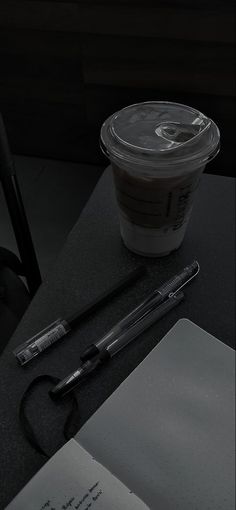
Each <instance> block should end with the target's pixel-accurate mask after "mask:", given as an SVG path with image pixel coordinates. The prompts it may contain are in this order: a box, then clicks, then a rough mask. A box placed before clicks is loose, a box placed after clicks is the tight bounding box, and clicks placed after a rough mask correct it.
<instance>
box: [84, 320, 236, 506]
mask: <svg viewBox="0 0 236 510" xmlns="http://www.w3.org/2000/svg"><path fill="white" fill-rule="evenodd" d="M157 337H158V327H157ZM137 341H139V340H137ZM140 341H141V340H140ZM123 354H124V356H125V352H124V351H123ZM76 440H77V441H78V442H79V444H81V445H82V446H83V447H84V448H86V450H87V451H89V452H90V453H91V454H92V455H94V456H96V458H97V460H99V462H101V463H102V464H103V465H104V466H106V467H107V468H108V469H110V470H111V471H112V472H113V473H114V474H115V475H116V476H117V477H118V478H119V479H120V480H121V481H122V482H123V483H125V484H126V485H127V486H129V487H130V489H131V490H133V491H134V492H135V493H136V494H137V495H138V496H139V497H140V498H141V499H142V500H143V501H145V503H146V504H147V505H149V507H150V508H151V509H152V510H157V509H158V508H160V509H161V510H189V509H193V508H194V510H222V509H224V510H233V509H234V508H235V458H234V452H235V356H234V351H233V350H232V349H230V348H229V347H227V346H226V345H224V344H223V343H222V342H220V341H219V340H217V339H216V338H214V337H213V336H212V335H210V334H209V333H207V332H206V331H204V330H202V329H201V328H199V327H198V326H196V325H195V324H193V323H192V322H191V321H189V320H186V319H181V320H180V321H178V322H177V323H176V324H175V326H174V327H173V328H172V329H171V330H170V331H169V333H168V334H167V335H166V336H165V337H164V338H163V339H162V341H161V342H160V343H159V344H157V346H156V347H155V348H154V349H153V350H152V351H151V353H150V354H149V355H148V356H147V357H146V358H145V359H144V361H143V362H142V363H141V364H140V365H139V366H138V367H137V368H136V369H135V370H134V371H133V372H132V373H131V374H130V376H129V377H128V378H127V379H126V380H125V381H124V382H123V383H122V384H121V385H120V386H119V388H118V389H117V390H116V391H115V392H114V393H113V394H112V395H111V397H110V398H108V399H107V400H106V401H105V403H104V404H103V405H102V406H101V407H100V408H99V409H98V411H97V412H96V413H95V414H94V415H93V416H92V417H91V418H90V419H89V420H88V421H87V423H86V424H85V425H84V426H83V427H82V429H81V430H80V431H79V432H78V434H77V435H76Z"/></svg>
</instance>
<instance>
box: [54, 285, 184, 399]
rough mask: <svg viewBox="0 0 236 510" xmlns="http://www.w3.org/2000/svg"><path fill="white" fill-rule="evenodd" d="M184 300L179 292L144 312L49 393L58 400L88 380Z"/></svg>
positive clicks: (182, 294)
mask: <svg viewBox="0 0 236 510" xmlns="http://www.w3.org/2000/svg"><path fill="white" fill-rule="evenodd" d="M183 298H184V293H183V292H178V293H177V294H173V295H172V296H171V297H169V298H168V299H166V300H165V301H164V302H163V303H161V304H160V305H154V306H153V307H152V308H150V309H149V311H146V312H144V314H143V316H141V317H140V319H139V320H137V321H134V323H133V325H131V326H130V327H128V328H127V330H125V331H123V332H122V333H121V334H120V336H118V337H117V338H115V339H114V340H113V341H111V343H110V344H109V345H107V346H106V347H105V348H104V349H102V350H101V351H100V352H99V354H98V355H97V356H96V357H94V358H92V359H90V360H87V361H85V362H84V363H83V364H82V365H81V366H80V367H79V368H78V369H77V370H75V371H74V372H72V373H71V374H70V375H69V376H67V377H66V378H65V379H63V380H62V381H60V382H59V383H58V384H57V385H56V386H54V388H52V390H50V392H49V394H50V396H51V397H52V398H54V399H56V398H58V397H62V396H64V395H66V394H67V393H68V392H69V391H71V390H73V389H74V388H75V387H76V386H77V385H78V384H79V383H80V382H81V381H82V380H84V379H85V378H87V376H88V375H90V374H91V373H93V372H94V371H95V370H96V369H97V368H99V367H101V366H102V365H103V364H104V363H106V362H107V361H109V360H110V359H111V358H112V357H113V356H114V355H115V354H117V353H118V352H119V351H120V350H121V349H123V348H124V347H126V346H127V345H128V343H130V342H131V340H133V339H134V338H136V337H137V336H139V335H140V334H141V333H142V332H143V331H145V329H147V328H148V327H150V326H151V325H152V324H153V323H154V322H156V321H157V320H159V319H160V318H161V317H163V316H164V315H165V314H166V313H168V312H169V311H170V310H171V309H172V308H174V307H175V306H177V305H178V304H179V303H181V301H182V300H183Z"/></svg>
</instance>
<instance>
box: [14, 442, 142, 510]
mask: <svg viewBox="0 0 236 510" xmlns="http://www.w3.org/2000/svg"><path fill="white" fill-rule="evenodd" d="M147 509H148V507H147V506H146V505H145V504H144V503H142V501H141V500H140V499H138V498H137V497H136V496H135V494H133V493H131V492H130V491H129V489H128V488H127V487H126V486H125V485H123V484H122V483H121V482H120V481H119V480H118V479H117V478H115V477H114V476H113V475H112V474H111V473H110V472H109V471H107V469H105V468H104V467H103V466H102V465H101V464H99V463H98V462H97V461H96V460H95V459H93V457H91V455H89V454H88V453H87V452H86V451H85V450H84V449H83V448H82V447H80V446H79V445H78V443H77V442H76V441H75V440H74V439H71V440H70V441H68V443H66V445H65V446H63V448H61V449H60V450H59V451H58V452H57V453H56V454H55V455H54V456H53V457H52V458H51V459H50V460H49V461H48V462H47V463H46V464H45V466H44V467H43V468H42V469H41V470H40V471H39V472H38V473H37V474H36V475H35V477H34V478H32V480H31V481H30V482H29V483H28V484H27V485H26V487H25V488H24V489H23V490H22V491H21V492H20V493H19V494H18V496H16V498H15V499H14V500H13V502H12V503H11V504H10V505H9V506H8V507H7V509H6V510H147Z"/></svg>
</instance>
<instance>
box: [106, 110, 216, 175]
mask: <svg viewBox="0 0 236 510" xmlns="http://www.w3.org/2000/svg"><path fill="white" fill-rule="evenodd" d="M100 140H101V148H102V150H103V152H105V154H106V155H107V156H108V157H109V158H111V157H115V158H118V159H122V160H124V161H127V162H133V163H136V164H138V163H140V164H146V165H151V166H153V163H156V162H160V163H161V165H162V166H165V165H168V166H169V165H172V164H178V163H184V162H186V163H187V162H189V161H191V162H192V163H194V162H196V164H197V165H200V164H204V163H206V162H207V161H209V160H210V159H212V158H213V157H214V156H215V155H216V154H217V153H218V151H219V140H220V133H219V129H218V127H217V126H216V124H215V123H214V122H213V121H212V120H211V119H209V118H208V117H206V116H205V115H204V114H203V113H201V112H199V111H197V110H195V109H193V108H191V107H188V106H185V105H182V104H178V103H171V102H164V101H152V102H144V103H137V104H133V105H131V106H127V107H126V108H123V109H122V110H120V111H118V112H116V113H114V114H113V115H111V116H110V117H109V118H108V119H107V120H106V121H105V122H104V124H103V125H102V128H101V139H100Z"/></svg>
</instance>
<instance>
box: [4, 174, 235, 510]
mask: <svg viewBox="0 0 236 510" xmlns="http://www.w3.org/2000/svg"><path fill="white" fill-rule="evenodd" d="M234 184H235V181H234V179H232V178H224V177H219V176H212V175H204V176H203V178H202V181H201V184H200V188H199V190H198V192H197V197H196V200H195V205H194V209H193V213H192V218H191V220H190V224H189V227H188V231H187V234H186V238H185V241H184V243H183V245H182V246H181V248H180V249H179V250H178V251H176V252H174V253H173V254H171V255H169V256H167V257H163V258H160V259H158V258H157V259H154V258H153V259H146V258H143V257H140V256H136V255H134V254H132V253H131V252H129V251H128V250H127V249H126V248H125V247H124V245H123V243H122V241H121V239H120V234H119V222H118V215H117V208H116V203H115V197H114V192H113V188H112V183H111V175H110V171H109V169H108V170H107V171H106V172H105V173H104V175H103V176H102V178H101V179H100V181H99V183H98V185H97V186H96V188H95V191H94V193H93V194H92V196H91V198H90V200H89V202H88V204H87V206H86V207H85V209H84V210H83V212H82V214H81V216H80V219H79V221H78V222H77V224H76V225H75V227H74V228H73V229H72V231H71V233H70V235H69V237H68V239H67V242H66V244H65V247H64V249H63V250H62V252H61V254H60V256H59V258H58V260H57V263H56V264H55V267H54V270H53V271H52V273H51V274H50V275H49V277H48V279H47V281H45V282H44V283H43V285H42V286H41V288H40V289H39V291H38V293H37V295H36V296H35V298H34V299H33V301H32V303H31V305H30V307H29V309H28V310H27V312H26V314H25V316H24V318H23V320H22V322H21V323H20V325H19V327H18V328H17V331H16V332H15V334H14V336H13V337H12V339H11V341H10V342H9V345H8V346H7V348H6V349H5V351H4V352H3V354H2V356H1V358H0V374H1V382H0V403H1V405H0V456H1V459H0V487H1V490H0V509H1V510H2V509H3V508H4V507H5V506H6V505H7V504H8V503H9V502H10V501H11V499H12V498H13V497H14V496H15V495H16V493H17V492H18V491H19V490H20V489H21V488H22V487H23V486H24V485H25V484H26V483H27V482H28V480H29V479H30V478H31V477H32V476H33V475H34V474H35V473H36V471H37V470H38V469H39V468H40V467H41V466H42V465H43V464H44V462H45V459H44V458H42V457H41V456H40V455H39V454H38V453H36V452H35V451H34V450H33V449H32V448H31V446H30V445H29V444H28V443H27V442H26V440H25V438H24V436H23V435H22V432H21V429H20V427H19V420H18V409H19V402H20V399H21V397H22V395H23V393H24V391H25V389H26V387H27V386H28V384H29V383H30V382H31V381H32V380H33V379H34V378H35V377H36V376H38V375H41V374H51V375H54V376H57V377H61V378H62V377H64V376H65V375H67V374H68V373H69V372H71V371H73V370H74V369H75V368H77V366H78V365H79V356H80V353H81V352H82V351H83V349H84V348H85V346H87V345H88V344H89V343H91V341H94V340H96V339H98V338H99V337H100V336H102V335H103V334H104V333H105V332H106V331H107V330H108V329H109V328H110V327H111V326H112V325H113V324H114V323H116V322H117V321H118V320H119V319H120V318H121V317H123V316H124V315H125V314H126V313H127V312H128V311H129V310H131V309H132V308H133V307H134V306H135V305H136V304H138V303H139V302H140V300H141V299H142V298H143V297H144V296H145V295H146V294H147V293H148V292H150V290H152V289H154V288H155V287H157V286H158V285H159V284H161V283H162V282H163V281H165V280H166V279H168V278H170V277H171V276H172V275H173V274H175V273H176V272H178V271H179V270H181V269H182V268H183V267H184V266H185V265H187V264H188V263H190V262H191V261H192V260H193V259H194V258H197V259H198V261H199V263H200V266H201V271H200V274H199V276H198V277H197V278H196V279H195V280H194V281H193V282H192V284H191V285H189V286H188V287H187V288H186V299H185V301H184V302H183V303H182V304H181V305H180V306H179V307H178V308H176V310H173V311H172V312H171V313H170V314H169V315H168V316H166V317H164V318H163V319H162V320H161V321H160V322H159V323H157V324H156V325H153V326H152V327H151V328H150V329H149V330H147V331H146V332H145V333H143V334H142V336H141V337H140V338H139V339H138V340H137V341H136V342H134V343H131V344H130V345H129V346H128V347H127V348H126V352H124V351H123V352H121V353H119V354H118V355H117V356H116V357H115V358H113V360H111V362H110V363H109V365H108V366H107V367H104V370H101V371H100V372H98V373H97V374H96V375H94V376H93V378H92V379H91V380H90V381H88V382H86V383H84V384H83V386H81V388H80V389H79V390H77V391H76V393H77V397H78V401H79V406H80V415H81V420H80V426H82V425H83V423H85V421H86V420H87V419H88V418H89V417H90V416H91V414H93V413H94V412H95V410H96V409H97V408H98V407H99V406H100V405H101V403H102V402H103V401H104V400H105V399H106V398H107V397H108V396H109V395H110V394H111V393H112V392H113V391H114V390H115V389H116V387H117V386H118V385H119V384H120V383H121V382H122V380H123V379H124V378H125V377H127V376H128V374H129V373H130V372H131V371H132V370H133V369H134V368H135V366H136V365H137V364H138V363H140V361H141V360H142V359H143V358H144V357H145V356H146V355H147V354H148V352H149V351H150V350H151V349H152V348H153V347H154V346H155V345H156V343H157V342H158V341H159V340H160V339H161V338H162V337H163V336H164V334H166V332H167V331H168V330H169V329H170V328H171V327H172V326H173V325H174V323H175V322H176V321H177V320H178V319H180V318H182V317H186V318H188V319H190V320H192V321H193V322H195V323H196V324H198V325H199V326H200V327H202V328H204V329H206V330H207V331H208V332H209V333H211V334H213V335H214V336H216V337H217V338H219V339H220V340H222V341H223V342H225V343H226V344H228V345H230V346H233V345H234V336H235V335H234V324H235V314H234V311H235V309H234V306H235V296H234V281H235V277H234V260H235V243H234V241H235V239H234V236H235V226H234V223H233V222H234ZM140 263H142V264H145V265H146V267H147V270H148V272H147V276H145V277H144V278H142V279H140V281H138V282H137V284H136V285H134V286H132V287H130V289H128V290H126V291H124V292H123V293H122V294H121V295H120V296H119V297H117V298H115V299H113V300H112V301H111V302H110V303H109V305H106V306H105V307H104V308H103V309H102V310H100V311H99V312H97V313H96V315H94V316H93V317H92V318H91V319H90V320H88V321H85V322H84V323H83V325H81V326H80V327H79V329H77V330H76V331H74V332H73V333H71V334H70V336H68V337H66V338H65V339H64V340H62V341H61V342H59V343H58V344H57V346H55V347H53V348H51V349H49V350H48V351H47V352H45V353H43V354H42V355H41V356H40V357H38V358H36V359H35V360H34V361H33V362H32V363H31V364H29V365H28V366H26V367H25V368H21V367H19V366H18V365H17V364H16V361H15V359H14V357H13V355H12V350H13V349H14V348H15V347H16V346H17V345H18V344H20V343H22V342H23V341H25V340H26V339H27V338H29V337H30V336H32V335H33V334H35V333H36V332H38V331H39V330H40V329H42V328H43V327H45V326H46V325H48V324H49V323H50V322H52V321H53V320H55V319H56V318H58V317H65V316H67V314H70V313H72V312H73V311H74V310H76V309H77V308H80V306H83V305H85V304H87V303H88V302H89V301H90V300H91V299H93V298H95V297H96V295H98V294H99V293H100V292H101V291H102V290H105V288H108V287H109V286H110V285H111V283H115V282H116V281H118V280H119V279H120V278H121V277H122V276H124V275H125V274H126V273H127V272H128V271H129V270H131V269H132V268H134V267H136V266H137V265H138V264H140ZM49 388H50V385H49V384H47V383H43V384H42V385H41V386H40V387H39V388H37V390H35V391H34V394H33V395H32V398H31V400H30V402H29V405H28V408H27V413H28V415H29V416H30V417H31V421H32V423H33V425H34V427H35V431H36V433H37V436H38V437H39V438H40V441H41V444H42V445H43V446H44V447H45V448H46V449H47V450H48V451H49V452H50V453H54V452H55V450H56V449H57V448H59V447H60V446H61V445H62V443H63V442H64V438H63V436H62V428H63V423H64V420H65V417H66V414H67V412H68V409H69V405H68V402H67V401H66V400H65V402H64V403H63V404H54V403H53V402H52V401H51V400H50V399H49V397H48V395H47V392H48V390H49Z"/></svg>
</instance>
